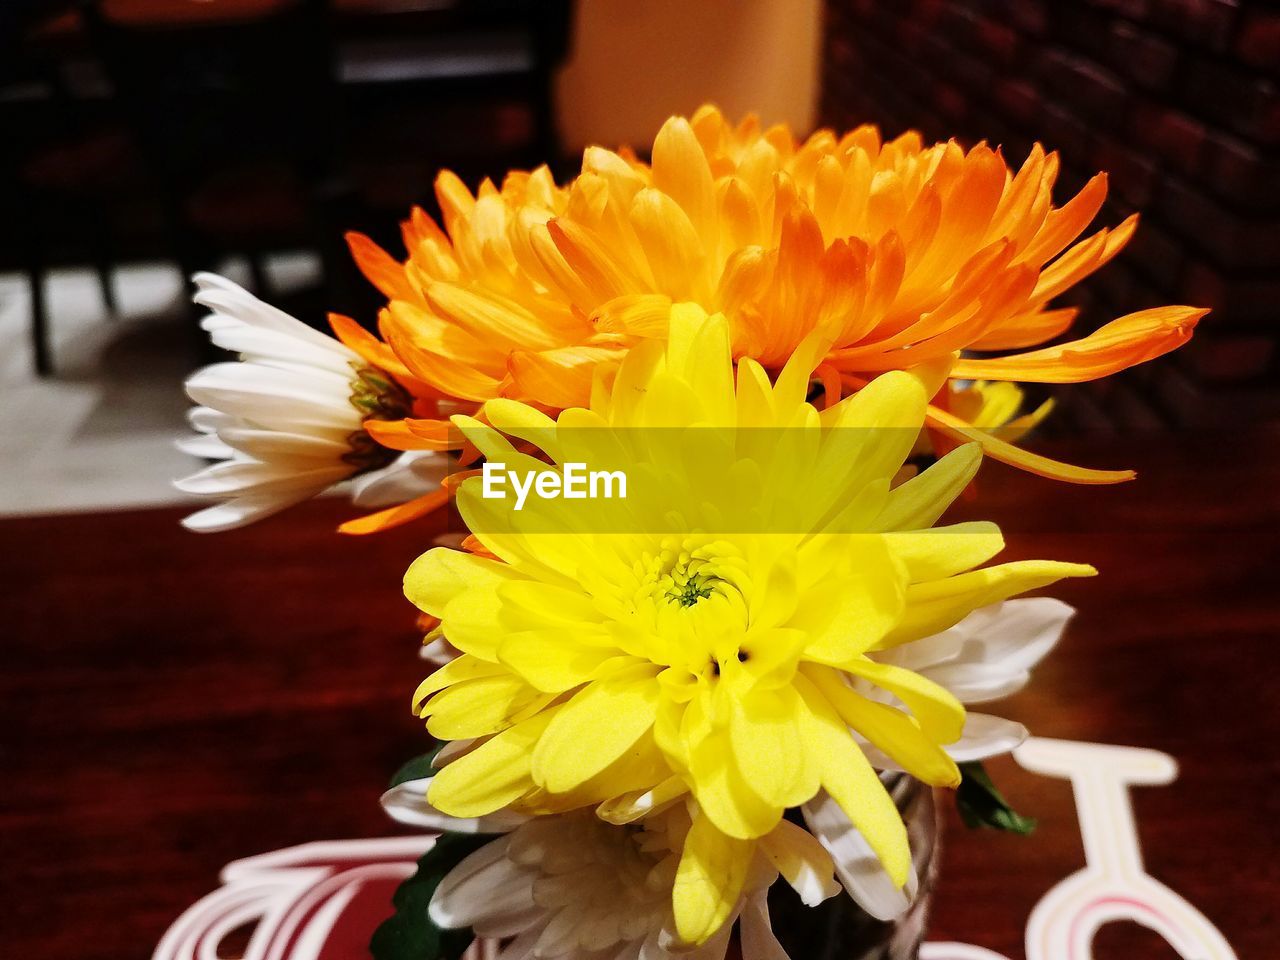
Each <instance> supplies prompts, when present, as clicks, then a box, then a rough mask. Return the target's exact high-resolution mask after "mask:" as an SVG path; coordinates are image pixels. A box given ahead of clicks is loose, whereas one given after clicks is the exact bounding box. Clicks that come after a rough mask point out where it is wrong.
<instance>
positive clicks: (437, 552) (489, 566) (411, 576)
mask: <svg viewBox="0 0 1280 960" xmlns="http://www.w3.org/2000/svg"><path fill="white" fill-rule="evenodd" d="M517 576H518V574H516V573H515V572H514V571H513V570H512V569H511V567H509V566H507V564H505V563H499V562H498V561H496V560H489V559H486V558H484V557H477V556H475V555H474V554H470V553H463V552H461V551H459V550H449V549H446V548H445V547H437V548H435V549H434V550H428V551H427V552H426V553H424V554H423V555H422V556H420V557H418V559H417V560H415V561H413V563H412V564H410V565H409V570H408V572H407V573H405V575H404V595H405V596H406V597H408V598H409V602H410V603H412V604H413V605H414V606H416V607H417V608H418V609H419V610H422V611H423V612H425V613H429V614H431V615H432V616H433V617H443V615H444V608H445V605H446V604H448V602H449V601H450V600H452V599H453V598H454V597H455V596H457V595H458V594H459V593H461V592H462V591H463V590H466V589H468V588H473V587H474V588H477V589H481V590H488V591H493V590H495V589H496V588H497V587H498V585H499V584H500V583H504V582H506V581H507V580H511V579H514V578H516V577H517Z"/></svg>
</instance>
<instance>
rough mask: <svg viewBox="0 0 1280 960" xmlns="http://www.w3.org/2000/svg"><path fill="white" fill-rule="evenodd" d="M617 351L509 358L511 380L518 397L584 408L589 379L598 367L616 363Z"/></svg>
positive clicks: (585, 348)
mask: <svg viewBox="0 0 1280 960" xmlns="http://www.w3.org/2000/svg"><path fill="white" fill-rule="evenodd" d="M621 356H622V351H621V350H620V349H619V348H617V347H598V346H590V345H586V344H584V345H582V346H576V347H560V348H559V349H556V350H541V351H538V352H537V353H532V352H523V351H516V352H514V353H512V354H511V358H510V367H511V377H512V380H513V382H514V385H515V387H516V390H515V394H516V396H517V398H520V397H526V396H527V397H537V398H538V399H539V400H540V401H542V402H543V403H546V404H549V405H551V406H554V407H557V408H561V409H563V408H565V407H581V406H586V404H587V403H588V402H589V401H590V398H591V378H592V376H593V375H594V373H595V369H596V367H597V366H599V365H600V364H602V363H616V362H617V361H618V360H619V359H620V358H621Z"/></svg>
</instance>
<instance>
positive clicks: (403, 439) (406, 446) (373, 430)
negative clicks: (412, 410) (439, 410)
mask: <svg viewBox="0 0 1280 960" xmlns="http://www.w3.org/2000/svg"><path fill="white" fill-rule="evenodd" d="M437 424H440V425H442V427H443V428H442V429H438V430H437V429H436V425H437ZM448 427H449V423H448V421H447V420H408V419H406V420H366V421H365V422H364V428H365V431H366V432H368V434H369V436H371V437H373V439H374V440H376V441H377V442H378V443H380V444H381V445H382V446H384V447H388V448H390V449H392V450H455V449H457V448H458V447H459V446H460V445H461V443H462V439H461V437H460V435H459V434H458V433H457V432H456V431H455V432H454V434H453V438H452V439H451V438H450V435H449V432H448Z"/></svg>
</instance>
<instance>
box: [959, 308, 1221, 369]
mask: <svg viewBox="0 0 1280 960" xmlns="http://www.w3.org/2000/svg"><path fill="white" fill-rule="evenodd" d="M1208 312H1209V311H1208V310H1205V309H1200V308H1197V307H1181V306H1170V307H1156V308H1154V309H1152V310H1140V311H1138V312H1137V313H1131V314H1129V315H1128V316H1124V317H1120V318H1119V319H1117V320H1112V321H1111V322H1110V323H1108V324H1106V325H1105V326H1103V327H1100V328H1099V329H1098V330H1096V331H1094V332H1093V333H1091V334H1089V336H1087V337H1084V338H1083V339H1080V340H1072V341H1071V342H1069V343H1063V344H1059V345H1058V346H1056V347H1046V348H1045V349H1043V350H1034V351H1032V352H1030V353H1019V354H1015V355H1014V356H1012V357H997V358H993V359H990V360H960V361H958V362H957V363H956V365H955V368H954V369H953V370H952V372H951V375H952V376H953V377H959V378H961V379H974V380H1021V381H1027V382H1033V383H1079V382H1081V381H1083V380H1096V379H1098V378H1099V377H1105V376H1108V375H1110V374H1113V373H1116V372H1117V371H1120V370H1124V369H1126V368H1128V367H1132V366H1134V365H1135V364H1139V363H1143V362H1145V361H1147V360H1153V359H1155V358H1156V357H1158V356H1161V355H1162V354H1166V353H1168V352H1169V351H1170V350H1176V349H1177V348H1178V347H1180V346H1182V345H1183V344H1184V343H1186V342H1187V341H1188V340H1190V339H1191V332H1192V331H1193V330H1194V329H1195V327H1196V324H1197V323H1198V322H1199V321H1200V318H1201V317H1203V316H1204V315H1205V314H1206V313H1208Z"/></svg>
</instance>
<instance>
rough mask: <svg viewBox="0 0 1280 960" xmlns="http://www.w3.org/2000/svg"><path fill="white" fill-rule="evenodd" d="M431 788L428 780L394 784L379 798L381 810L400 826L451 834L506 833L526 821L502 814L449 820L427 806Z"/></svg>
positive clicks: (505, 812)
mask: <svg viewBox="0 0 1280 960" xmlns="http://www.w3.org/2000/svg"><path fill="white" fill-rule="evenodd" d="M430 786H431V778H430V777H426V778H423V779H419V780H406V781H405V782H404V783H401V784H397V785H396V786H394V787H392V788H391V789H390V790H388V791H387V792H386V793H384V794H383V795H382V808H383V809H384V810H386V811H387V814H388V816H390V817H391V819H393V820H395V821H397V822H399V823H404V824H408V825H409V826H411V827H424V828H426V829H428V830H442V831H443V830H448V831H450V832H452V833H507V832H508V831H510V830H514V829H515V828H516V827H518V826H520V824H522V823H524V822H525V821H526V820H527V819H528V818H527V817H524V816H522V815H520V814H518V813H511V812H509V811H503V810H499V811H497V812H496V813H491V814H489V815H488V816H485V817H476V818H471V819H460V818H458V817H451V816H449V815H448V814H446V813H441V812H440V811H439V810H437V809H436V808H435V807H433V806H432V805H431V804H430V803H428V802H427V788H428V787H430Z"/></svg>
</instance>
